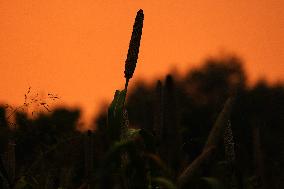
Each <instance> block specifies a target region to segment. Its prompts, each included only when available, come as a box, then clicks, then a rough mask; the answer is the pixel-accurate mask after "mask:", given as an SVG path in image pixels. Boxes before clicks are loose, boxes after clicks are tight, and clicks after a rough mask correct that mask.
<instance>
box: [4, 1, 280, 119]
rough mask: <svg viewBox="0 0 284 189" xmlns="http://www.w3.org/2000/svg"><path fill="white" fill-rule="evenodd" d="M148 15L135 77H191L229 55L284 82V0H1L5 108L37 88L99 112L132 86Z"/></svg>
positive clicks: (260, 73)
mask: <svg viewBox="0 0 284 189" xmlns="http://www.w3.org/2000/svg"><path fill="white" fill-rule="evenodd" d="M140 8H141V9H143V10H144V14H145V19H144V28H143V35H142V41H141V47H140V54H139V60H138V65H137V69H136V72H135V74H134V78H136V79H137V78H142V77H143V78H145V79H150V78H152V77H157V76H161V75H162V74H164V73H166V72H167V71H168V70H170V69H171V68H173V67H175V68H177V69H179V70H186V69H187V68H189V67H191V66H193V65H197V64H198V63H200V62H201V61H202V60H203V59H204V58H206V57H207V56H209V55H213V56H214V55H218V54H220V52H223V51H225V52H233V53H236V54H237V55H239V56H240V57H241V58H242V59H243V60H244V61H245V63H246V64H245V68H246V70H247V72H248V74H249V75H250V80H251V81H255V80H256V79H257V78H261V77H265V78H267V79H269V80H270V81H273V82H275V81H279V80H284V74H283V72H284V65H283V59H284V14H283V10H284V1H281V0H249V1H248V0H235V1H234V0H232V1H228V0H216V1H212V0H198V1H196V0H184V1H182V0H172V1H170V0H167V1H166V0H155V1H153V0H149V1H138V0H137V1H133V0H123V1H122V0H112V1H106V0H81V1H79V0H65V1H64V0H48V1H36V0H24V1H23V0H13V1H11V0H6V1H4V0H2V1H0V28H1V30H0V66H1V67H0V75H1V79H2V80H1V82H0V89H1V91H0V102H6V103H10V104H14V105H16V104H20V103H23V99H24V98H23V96H24V94H25V92H26V91H27V89H28V87H29V86H31V87H32V89H33V90H34V91H37V92H39V93H47V92H52V93H56V94H58V95H59V96H60V97H61V99H60V100H59V102H60V103H66V104H68V105H70V106H81V107H82V108H84V111H85V113H86V114H85V115H89V116H90V115H93V114H94V113H95V112H96V111H97V110H98V108H99V106H100V105H101V102H102V101H103V100H111V99H112V97H113V93H114V91H115V89H122V88H123V85H124V78H123V76H124V74H123V71H124V61H125V59H126V55H127V49H128V44H129V40H130V36H131V32H132V26H133V23H134V18H135V16H136V12H137V11H138V10H139V9H140ZM131 85H133V81H131V82H130V87H131Z"/></svg>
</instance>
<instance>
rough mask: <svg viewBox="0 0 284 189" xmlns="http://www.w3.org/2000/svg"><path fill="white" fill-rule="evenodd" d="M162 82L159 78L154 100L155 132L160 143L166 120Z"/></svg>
mask: <svg viewBox="0 0 284 189" xmlns="http://www.w3.org/2000/svg"><path fill="white" fill-rule="evenodd" d="M162 87H163V86H162V82H161V81H160V80H159V81H158V82H157V86H156V94H155V101H154V103H155V104H154V107H155V110H154V111H155V114H154V133H155V136H156V140H157V142H158V145H159V146H160V144H161V143H162V141H161V134H162V133H161V132H162V127H163V122H164V120H163V119H164V111H163V107H164V102H163V90H162Z"/></svg>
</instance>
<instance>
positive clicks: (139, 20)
mask: <svg viewBox="0 0 284 189" xmlns="http://www.w3.org/2000/svg"><path fill="white" fill-rule="evenodd" d="M143 20H144V14H143V10H142V9H140V10H139V11H138V12H137V15H136V18H135V23H134V25H133V31H132V35H131V39H130V43H129V48H128V53H127V59H126V61H125V71H124V77H125V78H126V83H125V90H127V86H128V82H129V80H130V79H131V78H132V76H133V73H134V70H135V67H136V63H137V59H138V54H139V47H140V40H141V36H142V28H143Z"/></svg>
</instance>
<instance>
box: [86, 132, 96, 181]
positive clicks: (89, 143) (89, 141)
mask: <svg viewBox="0 0 284 189" xmlns="http://www.w3.org/2000/svg"><path fill="white" fill-rule="evenodd" d="M84 150H85V176H86V178H87V180H88V181H89V180H90V178H91V176H92V172H93V167H94V166H93V165H94V162H93V161H94V140H93V133H92V132H91V131H90V130H89V131H88V132H87V134H86V136H85V149H84Z"/></svg>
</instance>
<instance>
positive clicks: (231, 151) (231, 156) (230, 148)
mask: <svg viewBox="0 0 284 189" xmlns="http://www.w3.org/2000/svg"><path fill="white" fill-rule="evenodd" d="M224 147H225V158H226V161H227V163H228V171H227V174H228V175H227V179H228V181H229V183H228V184H229V187H230V188H231V189H234V188H237V186H236V177H235V160H236V155H235V143H234V137H233V131H232V127H231V122H230V120H228V123H227V126H226V127H225V130H224Z"/></svg>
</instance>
